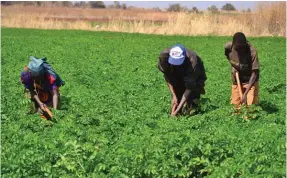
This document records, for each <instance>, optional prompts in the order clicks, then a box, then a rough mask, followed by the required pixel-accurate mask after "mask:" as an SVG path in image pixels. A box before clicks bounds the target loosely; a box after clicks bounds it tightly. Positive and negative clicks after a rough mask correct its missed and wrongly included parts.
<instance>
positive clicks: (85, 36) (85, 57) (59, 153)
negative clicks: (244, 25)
mask: <svg viewBox="0 0 287 178" xmlns="http://www.w3.org/2000/svg"><path fill="white" fill-rule="evenodd" d="M231 39H232V37H188V36H160V35H158V36H157V35H144V34H126V33H112V32H88V31H65V30H32V29H9V28H2V37H1V42H2V43H1V177H3V178H5V177H7V178H10V177H37V178H38V177H204V176H207V177H214V178H218V177H239V176H240V177H276V178H277V177H285V176H286V160H285V158H286V153H285V150H286V145H285V141H286V129H285V128H286V127H285V114H286V103H285V99H286V90H285V86H286V65H285V63H286V39H285V38H279V37H262V38H251V37H250V38H248V40H249V41H250V42H251V43H252V44H253V45H254V46H255V47H256V48H257V50H258V54H259V62H260V93H259V97H260V98H259V99H260V106H257V107H255V112H254V113H252V117H254V119H251V120H250V121H245V120H244V119H243V117H244V116H243V115H236V116H232V106H231V105H230V104H229V103H230V94H231V70H230V64H229V63H228V61H227V60H226V58H225V56H224V48H223V47H224V44H225V42H227V41H230V40H231ZM175 43H182V44H183V45H185V46H186V47H188V48H191V49H194V50H195V51H196V52H197V53H198V54H199V56H200V57H201V58H202V59H203V61H204V65H205V68H206V72H207V77H208V79H207V82H206V95H204V96H203V97H202V112H201V113H200V114H198V115H196V116H192V117H187V116H181V117H178V118H177V119H175V118H173V117H170V116H169V114H170V113H169V112H170V103H171V95H170V92H169V90H168V88H167V86H166V83H165V81H164V78H163V75H162V73H161V72H160V71H159V70H158V69H157V67H156V65H157V61H158V55H159V53H160V52H161V50H163V49H164V48H166V47H169V46H171V45H174V44H175ZM30 55H34V56H36V57H44V56H45V57H47V59H48V62H49V63H50V64H51V65H52V66H53V68H54V69H55V70H56V71H57V72H58V73H59V74H60V76H61V77H62V78H63V80H65V82H66V85H65V86H63V87H61V89H60V90H61V95H62V109H61V110H58V111H57V112H55V113H54V115H55V118H54V120H53V121H52V122H51V121H46V120H43V119H41V118H40V116H39V115H38V114H34V115H29V114H27V112H28V107H27V102H29V101H28V100H27V99H25V98H24V95H23V89H24V87H23V86H22V84H21V82H20V81H19V80H20V79H19V78H20V77H19V76H20V72H21V70H22V69H23V67H24V65H26V64H27V63H28V62H29V56H30Z"/></svg>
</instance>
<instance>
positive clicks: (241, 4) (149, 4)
mask: <svg viewBox="0 0 287 178" xmlns="http://www.w3.org/2000/svg"><path fill="white" fill-rule="evenodd" d="M119 2H120V3H121V4H122V3H125V4H126V5H127V6H135V7H143V8H153V7H159V8H168V7H169V4H176V3H179V4H180V5H182V6H186V7H188V8H192V7H193V6H195V7H197V8H198V9H199V10H206V9H207V8H208V7H210V6H211V5H216V7H217V8H221V7H222V6H223V5H224V4H226V3H231V4H233V6H234V7H235V8H236V9H238V10H243V9H247V8H250V9H251V10H252V9H253V8H254V7H256V4H257V3H258V2H259V1H119ZM104 3H105V4H106V5H110V4H113V3H114V2H113V1H104Z"/></svg>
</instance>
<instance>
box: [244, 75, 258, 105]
mask: <svg viewBox="0 0 287 178" xmlns="http://www.w3.org/2000/svg"><path fill="white" fill-rule="evenodd" d="M257 76H258V70H254V71H252V74H251V77H250V79H249V83H248V87H247V88H246V90H245V92H244V94H243V96H242V101H241V102H242V103H243V104H246V102H247V94H248V92H249V90H250V89H251V87H252V86H253V85H254V83H255V81H256V79H257Z"/></svg>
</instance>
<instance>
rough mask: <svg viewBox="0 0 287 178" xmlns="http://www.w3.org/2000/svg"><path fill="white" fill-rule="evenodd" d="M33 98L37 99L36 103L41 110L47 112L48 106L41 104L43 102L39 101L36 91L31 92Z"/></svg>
mask: <svg viewBox="0 0 287 178" xmlns="http://www.w3.org/2000/svg"><path fill="white" fill-rule="evenodd" d="M30 93H31V96H32V98H34V99H35V101H36V102H37V103H38V105H39V106H40V108H41V110H43V111H44V110H45V108H46V105H45V104H44V103H42V102H41V100H40V99H39V97H38V95H37V94H36V92H35V91H34V90H30Z"/></svg>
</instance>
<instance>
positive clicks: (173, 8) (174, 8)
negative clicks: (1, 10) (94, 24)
mask: <svg viewBox="0 0 287 178" xmlns="http://www.w3.org/2000/svg"><path fill="white" fill-rule="evenodd" d="M16 4H18V5H24V6H39V7H80V8H114V9H130V8H134V7H132V6H130V7H128V6H127V5H126V4H125V3H122V4H121V3H120V2H119V1H114V2H113V4H111V5H105V3H104V2H103V1H1V5H4V6H5V5H6V6H9V5H16ZM153 10H155V11H162V10H165V11H168V12H190V13H201V11H200V10H198V8H197V7H192V8H191V9H189V8H187V7H185V6H182V5H180V4H179V3H177V4H170V5H169V7H168V8H167V9H160V8H158V7H155V8H153ZM221 10H222V11H228V12H230V11H237V9H236V8H235V7H234V6H233V5H232V4H230V3H226V4H225V5H223V6H222V7H221ZM207 11H208V12H210V13H219V12H220V9H218V8H217V7H216V6H215V5H212V6H210V7H208V8H207ZM242 12H251V10H250V8H248V9H246V10H242Z"/></svg>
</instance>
